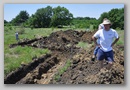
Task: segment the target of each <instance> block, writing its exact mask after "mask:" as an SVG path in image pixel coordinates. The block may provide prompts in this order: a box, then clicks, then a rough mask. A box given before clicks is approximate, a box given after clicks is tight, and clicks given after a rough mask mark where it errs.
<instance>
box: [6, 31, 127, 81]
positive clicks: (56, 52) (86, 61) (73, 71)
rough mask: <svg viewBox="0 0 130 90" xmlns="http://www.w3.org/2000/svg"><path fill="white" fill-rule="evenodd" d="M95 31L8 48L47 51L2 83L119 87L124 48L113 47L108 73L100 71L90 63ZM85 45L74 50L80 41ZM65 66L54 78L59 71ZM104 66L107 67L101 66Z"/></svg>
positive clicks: (55, 35)
mask: <svg viewBox="0 0 130 90" xmlns="http://www.w3.org/2000/svg"><path fill="white" fill-rule="evenodd" d="M94 33H95V32H90V31H89V32H86V31H75V30H67V31H57V32H53V33H52V34H50V36H48V37H40V38H34V39H32V40H25V41H22V42H18V43H15V44H11V45H10V46H9V47H10V48H14V47H16V46H19V45H20V46H26V45H27V46H31V47H34V48H41V49H43V48H48V49H49V50H51V53H50V54H47V55H43V56H42V57H39V58H34V59H33V60H32V62H30V63H28V64H27V65H24V64H23V65H21V67H20V68H18V69H17V70H15V71H12V72H11V73H10V74H8V75H7V76H6V77H5V79H4V83H5V84H123V83H124V55H123V53H124V46H120V45H118V46H117V45H116V46H114V47H113V48H114V56H115V57H114V58H115V63H114V65H113V67H112V69H110V70H106V69H100V64H99V62H98V61H97V60H96V61H91V56H92V53H93V50H94V46H93V45H92V40H91V37H92V35H93V34H94ZM80 41H83V42H87V43H88V44H90V45H89V47H88V48H86V49H83V48H81V47H77V44H78V43H79V42H80ZM68 60H70V63H71V64H70V66H68V67H67V70H65V71H64V72H63V73H61V75H60V76H59V78H58V79H56V78H55V77H56V76H57V74H58V73H59V71H60V70H61V69H62V68H64V67H65V65H66V64H67V61H68ZM104 65H107V64H106V63H104Z"/></svg>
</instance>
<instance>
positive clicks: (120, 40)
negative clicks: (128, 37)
mask: <svg viewBox="0 0 130 90" xmlns="http://www.w3.org/2000/svg"><path fill="white" fill-rule="evenodd" d="M117 33H118V34H119V37H120V39H119V40H118V42H117V43H116V44H117V45H124V41H125V39H124V38H125V37H124V30H117Z"/></svg>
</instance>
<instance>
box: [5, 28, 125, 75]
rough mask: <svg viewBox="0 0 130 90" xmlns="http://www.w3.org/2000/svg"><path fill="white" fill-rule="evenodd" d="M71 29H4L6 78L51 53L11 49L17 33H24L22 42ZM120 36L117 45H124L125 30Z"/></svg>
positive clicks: (38, 50) (30, 48) (46, 50)
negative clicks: (22, 65) (34, 59)
mask: <svg viewBox="0 0 130 90" xmlns="http://www.w3.org/2000/svg"><path fill="white" fill-rule="evenodd" d="M68 29H69V28H62V29H57V28H37V29H31V28H22V27H4V75H5V76H6V75H7V74H8V73H10V72H11V71H13V70H15V69H16V68H18V67H19V66H20V65H21V63H25V64H27V63H29V62H31V60H32V58H33V57H39V56H41V55H44V54H46V53H51V52H50V51H49V50H48V49H38V48H33V47H28V46H25V47H21V46H18V47H15V48H9V45H10V44H13V43H17V41H16V39H15V32H16V31H18V32H22V33H21V34H20V35H19V38H20V40H23V39H25V38H27V39H33V38H34V36H35V37H39V36H48V35H50V34H51V33H52V32H56V31H59V30H68ZM75 30H83V31H85V30H86V29H75ZM117 32H118V33H119V35H120V40H119V41H118V43H117V44H122V45H124V30H118V31H117ZM78 45H79V46H81V47H83V48H85V47H87V46H86V45H87V44H86V43H83V42H80V43H79V44H78Z"/></svg>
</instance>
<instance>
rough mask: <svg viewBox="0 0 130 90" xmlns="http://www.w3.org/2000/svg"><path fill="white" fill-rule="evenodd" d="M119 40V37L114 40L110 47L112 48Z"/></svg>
mask: <svg viewBox="0 0 130 90" xmlns="http://www.w3.org/2000/svg"><path fill="white" fill-rule="evenodd" d="M118 40H119V37H118V38H116V39H115V40H114V42H113V43H112V44H111V46H114V44H115V43H116V42H117V41H118Z"/></svg>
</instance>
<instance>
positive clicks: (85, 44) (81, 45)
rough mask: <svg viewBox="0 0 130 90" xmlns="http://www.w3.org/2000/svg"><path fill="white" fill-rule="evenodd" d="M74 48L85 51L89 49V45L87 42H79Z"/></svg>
mask: <svg viewBox="0 0 130 90" xmlns="http://www.w3.org/2000/svg"><path fill="white" fill-rule="evenodd" d="M76 46H78V47H81V48H83V49H87V48H89V47H90V44H88V43H87V42H82V41H81V42H78V44H77V45H76Z"/></svg>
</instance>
